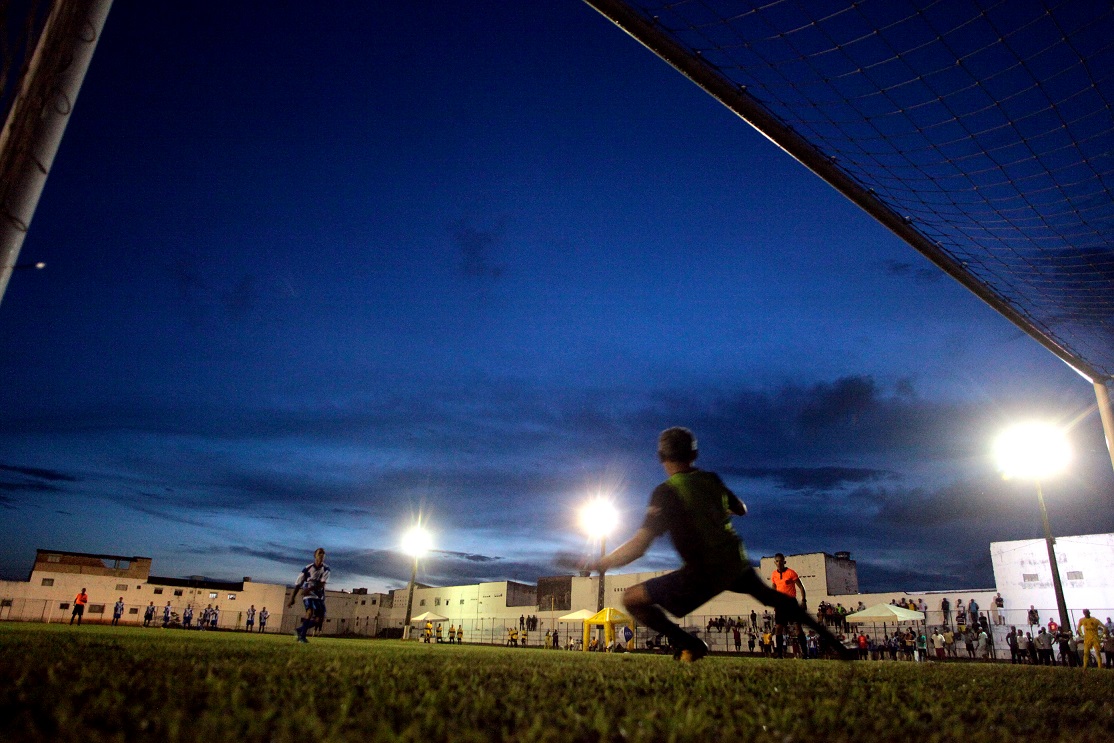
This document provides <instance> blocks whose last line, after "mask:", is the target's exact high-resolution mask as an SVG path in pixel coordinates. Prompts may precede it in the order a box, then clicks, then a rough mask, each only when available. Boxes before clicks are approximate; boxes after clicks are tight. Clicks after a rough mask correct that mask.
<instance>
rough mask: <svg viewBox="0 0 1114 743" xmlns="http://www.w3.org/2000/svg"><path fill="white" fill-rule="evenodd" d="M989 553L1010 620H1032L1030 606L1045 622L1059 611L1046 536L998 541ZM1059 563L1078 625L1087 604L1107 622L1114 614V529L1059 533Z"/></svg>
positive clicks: (1068, 600) (1057, 545)
mask: <svg viewBox="0 0 1114 743" xmlns="http://www.w3.org/2000/svg"><path fill="white" fill-rule="evenodd" d="M990 557H991V560H992V561H993V563H994V581H995V583H996V584H997V586H998V590H999V591H1001V593H1002V598H1004V599H1005V601H1006V618H1007V622H1008V624H1015V625H1018V626H1020V625H1023V624H1026V625H1027V624H1028V622H1027V620H1026V618H1025V614H1026V613H1027V612H1028V609H1029V607H1030V606H1034V607H1036V609H1037V611H1039V612H1040V618H1041V622H1042V623H1044V624H1047V622H1048V620H1049V618H1055V617H1057V616H1058V611H1057V608H1056V593H1055V589H1054V588H1053V585H1052V567H1051V564H1050V563H1049V560H1048V547H1047V545H1046V543H1045V541H1044V540H1043V539H1022V540H1018V541H1015V542H993V543H992V544H991V545H990ZM1056 562H1057V563H1058V564H1059V568H1060V580H1061V582H1062V583H1063V586H1064V600H1065V602H1066V603H1067V605H1068V614H1069V615H1070V616H1071V620H1072V623H1073V624H1075V623H1077V622H1078V621H1079V618H1080V617H1082V616H1083V612H1082V610H1083V609H1084V608H1087V609H1090V610H1091V613H1092V614H1093V615H1094V616H1097V617H1098V618H1099V619H1101V620H1103V621H1106V617H1108V616H1114V534H1087V535H1082V536H1075V537H1057V538H1056ZM1057 621H1058V620H1057Z"/></svg>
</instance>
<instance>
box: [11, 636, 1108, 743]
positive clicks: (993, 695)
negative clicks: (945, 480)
mask: <svg viewBox="0 0 1114 743" xmlns="http://www.w3.org/2000/svg"><path fill="white" fill-rule="evenodd" d="M0 679H3V682H2V687H0V688H2V691H0V714H2V718H0V719H2V720H3V723H0V730H4V729H6V732H3V733H0V737H2V738H3V739H5V740H43V741H46V740H49V741H70V740H73V741H77V740H82V741H130V742H134V741H143V740H158V741H170V742H173V741H190V743H208V742H210V741H225V740H238V741H254V740H268V741H272V740H273V741H302V742H306V743H308V742H309V741H334V740H353V741H355V740H359V741H361V742H366V741H370V740H388V741H389V740H406V741H423V743H425V742H428V741H448V740H452V741H467V740H524V741H612V740H615V741H662V740H693V741H707V740H714V741H717V743H718V742H720V741H722V742H723V743H726V741H728V740H739V741H745V740H770V741H810V742H818V741H833V740H834V741H838V740H848V741H850V740H855V741H872V740H900V741H915V742H916V743H925V741H937V740H939V741H945V740H959V739H961V738H962V739H966V740H968V741H971V740H978V741H995V740H1004V741H1005V740H1008V741H1018V740H1040V741H1045V740H1071V741H1087V740H1108V739H1109V737H1110V735H1111V734H1112V733H1114V671H1101V670H1100V671H1089V672H1088V673H1083V672H1081V671H1079V670H1078V669H1061V668H1030V667H1019V666H1009V665H979V664H973V663H956V664H944V665H933V664H929V665H922V664H913V663H889V662H887V663H854V664H846V663H838V662H835V661H809V662H802V661H791V660H783V661H777V660H765V659H750V658H730V657H712V658H708V659H706V660H704V661H701V662H700V663H697V664H694V665H691V666H683V665H680V664H677V663H674V662H673V661H672V660H671V659H670V658H668V657H664V656H648V655H631V654H627V655H614V656H610V655H602V654H591V655H589V654H584V653H572V652H561V651H543V650H539V649H511V648H494V647H472V646H464V647H459V646H453V645H424V644H418V643H410V644H404V643H402V642H396V641H367V640H341V639H316V640H314V641H312V642H311V643H310V644H309V645H298V644H296V643H295V642H294V640H293V638H292V637H290V636H280V635H264V636H260V635H246V634H226V633H201V632H182V631H173V630H171V631H164V630H143V629H140V628H125V629H113V628H110V627H88V626H87V627H82V628H72V629H71V628H70V627H69V626H68V625H30V624H0Z"/></svg>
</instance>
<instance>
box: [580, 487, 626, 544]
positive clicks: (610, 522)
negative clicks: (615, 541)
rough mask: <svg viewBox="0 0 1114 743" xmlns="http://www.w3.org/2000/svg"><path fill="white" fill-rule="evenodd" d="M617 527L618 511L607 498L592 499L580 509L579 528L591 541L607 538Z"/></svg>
mask: <svg viewBox="0 0 1114 743" xmlns="http://www.w3.org/2000/svg"><path fill="white" fill-rule="evenodd" d="M618 525H619V511H618V510H617V509H616V508H615V504H614V503H612V502H611V501H610V500H608V499H607V498H603V497H599V498H594V499H592V500H590V501H588V502H587V503H586V504H584V506H583V507H582V508H581V509H580V528H581V529H583V530H584V531H585V532H586V533H587V534H588V536H590V537H592V538H593V539H602V538H603V537H606V536H608V535H609V534H611V532H613V531H615V527H616V526H618Z"/></svg>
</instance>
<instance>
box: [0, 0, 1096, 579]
mask: <svg viewBox="0 0 1114 743" xmlns="http://www.w3.org/2000/svg"><path fill="white" fill-rule="evenodd" d="M39 260H42V261H45V262H46V263H47V268H46V269H45V270H43V271H17V272H16V273H15V274H14V276H13V279H12V282H11V285H10V287H9V289H8V292H7V295H6V296H5V297H4V299H3V302H2V304H0V344H2V348H3V353H2V354H0V375H2V380H3V384H2V385H0V517H2V522H0V523H2V524H3V526H2V527H0V536H2V537H3V539H2V542H0V544H2V546H0V574H2V575H3V576H4V577H7V578H13V579H23V578H25V577H26V575H27V572H28V571H29V569H30V566H31V563H32V561H33V558H34V550H35V549H36V548H44V549H45V548H49V549H60V550H75V551H85V552H104V553H117V554H127V555H144V556H149V557H152V558H154V560H155V564H154V571H155V572H156V573H157V574H159V575H168V576H184V575H206V576H209V577H213V578H223V579H239V578H240V577H241V576H245V575H250V576H252V577H253V578H254V579H255V580H270V581H276V582H292V581H293V579H294V577H295V575H296V573H297V571H298V570H299V569H300V567H301V566H302V565H304V564H305V563H306V562H308V561H309V560H310V559H312V551H313V549H314V548H315V547H317V546H319V545H320V546H324V547H325V548H326V549H327V550H328V552H329V562H330V564H331V566H332V568H333V581H332V584H333V586H334V587H336V588H351V587H356V586H365V587H368V588H369V589H372V590H384V589H386V588H394V587H399V586H402V585H404V584H405V581H406V579H407V578H408V576H409V567H408V558H406V557H404V556H402V555H400V554H399V553H398V543H399V537H400V534H401V532H402V531H403V530H404V529H405V528H406V527H407V526H408V525H409V524H410V523H411V521H412V520H413V519H414V518H416V517H417V516H418V515H419V514H421V515H422V516H423V518H424V519H425V520H426V521H427V523H428V526H429V527H430V529H431V530H432V531H433V532H434V534H435V542H436V546H437V547H438V549H439V550H440V551H439V552H437V553H435V554H434V555H432V556H431V557H430V558H429V559H428V560H426V561H425V562H424V563H423V564H422V569H421V571H420V573H419V579H420V580H422V581H423V582H426V583H431V584H460V583H471V582H475V581H479V580H501V579H515V580H521V581H526V582H533V581H535V580H536V579H537V578H538V577H539V576H544V575H553V574H556V573H558V572H559V570H558V569H557V568H556V567H555V566H554V565H553V556H554V554H555V553H556V552H558V551H561V550H574V551H585V552H586V551H587V550H589V549H591V545H589V544H588V542H587V538H586V537H585V536H584V535H582V534H581V533H579V531H578V526H577V520H576V510H577V507H578V506H579V505H580V504H581V503H582V502H583V501H585V500H586V498H587V497H588V496H589V495H593V494H595V493H597V492H601V491H602V492H605V493H609V494H612V495H613V497H614V498H615V500H616V502H617V504H618V506H619V508H620V510H621V512H622V524H621V525H620V527H619V529H618V531H617V533H616V535H615V536H614V537H613V539H614V540H615V543H617V541H618V540H619V539H622V538H625V537H627V536H629V534H630V533H632V532H633V531H634V529H636V528H637V526H638V524H639V523H640V521H641V518H642V509H643V507H644V505H645V503H646V501H647V499H648V497H649V493H650V491H651V490H652V488H653V486H654V485H655V484H657V482H659V481H660V480H661V479H662V477H663V474H662V472H661V469H660V466H659V465H658V464H657V462H656V459H655V456H654V447H655V440H656V436H657V433H658V432H659V431H660V430H661V429H663V428H665V427H667V426H671V425H686V426H689V427H691V428H693V429H694V431H695V432H696V434H697V436H698V438H699V440H700V443H701V458H700V461H699V464H701V465H703V466H705V467H707V468H709V469H714V470H716V471H718V472H720V473H721V474H722V475H723V476H724V478H725V480H726V481H727V482H728V484H729V485H730V486H731V487H732V488H733V489H734V490H735V491H736V492H737V493H738V494H739V495H740V497H741V498H742V499H743V500H744V501H745V502H747V504H748V506H749V507H750V509H751V513H750V515H748V516H747V517H746V518H743V519H737V520H736V528H737V529H738V530H739V532H740V534H741V535H742V536H743V538H744V540H745V541H746V542H747V545H748V549H749V551H750V554H751V557H752V558H753V559H755V560H757V559H758V558H759V557H761V556H763V555H770V554H773V553H774V552H777V551H781V552H785V553H787V554H790V553H796V552H814V551H827V552H835V551H839V550H849V551H850V552H851V554H852V557H853V558H854V559H856V560H857V561H858V566H859V576H860V586H861V588H863V589H864V590H887V589H903V588H904V589H930V588H940V589H943V588H970V587H985V586H989V585H991V584H992V582H993V576H992V572H991V568H990V555H989V543H990V542H991V541H999V540H1007V539H1020V538H1032V537H1036V536H1039V535H1040V533H1041V532H1040V520H1039V513H1038V510H1037V505H1036V499H1035V492H1034V490H1033V488H1032V486H1031V485H1028V484H1024V483H1013V482H1003V481H1002V479H1001V477H1000V476H999V475H997V474H996V472H995V469H994V465H993V462H992V461H991V459H990V456H989V452H990V448H991V444H992V441H993V438H994V436H995V435H996V434H997V433H998V431H999V430H1000V429H1002V428H1003V427H1004V426H1006V425H1007V424H1009V423H1011V422H1014V421H1017V420H1020V419H1027V418H1033V417H1039V418H1045V419H1049V420H1054V421H1058V422H1062V423H1067V422H1071V421H1077V425H1076V426H1075V427H1074V428H1073V429H1072V438H1073V443H1074V446H1075V450H1076V459H1075V462H1074V463H1073V465H1072V467H1071V469H1070V470H1069V471H1068V473H1066V474H1065V475H1063V476H1061V477H1059V478H1057V479H1056V480H1054V481H1050V482H1048V483H1046V485H1045V493H1046V497H1047V499H1048V503H1049V512H1050V518H1051V520H1052V524H1053V528H1054V530H1055V531H1057V532H1058V533H1062V534H1085V533H1095V532H1108V531H1112V530H1114V511H1112V509H1110V508H1109V503H1110V494H1111V492H1112V491H1114V471H1112V469H1111V465H1110V461H1109V459H1108V457H1107V455H1106V452H1105V448H1104V444H1103V438H1102V431H1101V426H1100V424H1099V420H1098V415H1097V413H1095V412H1094V411H1093V409H1092V405H1093V403H1094V394H1093V391H1092V388H1091V386H1090V384H1089V383H1087V382H1086V381H1085V380H1084V379H1082V378H1081V377H1079V376H1078V375H1076V374H1075V373H1074V372H1073V371H1072V370H1071V369H1069V368H1068V367H1067V366H1066V365H1064V364H1063V363H1062V362H1060V361H1059V360H1058V359H1056V358H1055V357H1054V356H1052V355H1051V354H1050V353H1048V352H1047V351H1045V350H1044V349H1043V348H1041V347H1040V346H1039V345H1038V344H1037V343H1036V342H1035V341H1033V340H1031V339H1029V338H1028V337H1026V336H1024V335H1023V334H1022V333H1021V332H1020V331H1019V330H1017V329H1016V328H1014V326H1012V325H1011V324H1009V323H1008V322H1007V321H1006V320H1004V319H1002V318H1001V317H1000V316H998V315H997V314H996V313H995V312H994V311H993V310H991V309H990V308H989V307H987V306H985V305H983V304H982V303H981V302H980V301H979V300H977V299H976V298H975V297H974V296H972V295H970V294H969V293H968V292H966V290H964V289H962V288H961V287H960V286H959V285H958V284H956V283H955V282H953V281H952V280H951V279H949V278H947V277H946V276H944V275H943V274H942V273H941V272H939V271H938V270H937V269H935V268H934V267H933V266H931V264H929V263H928V262H927V261H926V260H925V259H923V258H921V257H920V255H919V254H917V253H916V252H914V251H913V250H912V249H911V248H909V247H907V246H906V245H905V244H904V243H901V242H900V241H899V240H897V238H895V237H893V236H892V235H891V234H890V233H888V232H887V231H886V230H885V229H884V228H882V227H881V226H879V225H877V224H876V223H875V222H873V221H872V220H871V219H870V218H869V217H867V216H866V215H865V214H863V213H861V212H860V211H859V210H858V209H857V208H856V207H854V206H853V205H851V204H850V203H849V202H847V201H845V200H844V199H843V198H842V197H841V196H839V195H838V194H837V193H836V192H835V191H833V190H832V189H831V188H830V187H828V186H827V185H826V184H825V183H823V182H822V181H820V180H819V179H818V178H816V177H815V176H813V175H812V174H811V173H809V172H808V171H806V170H805V169H804V168H803V167H801V166H800V165H798V164H797V163H796V162H795V161H793V160H792V159H791V158H790V157H789V156H787V155H785V154H784V153H782V152H781V151H780V150H778V149H777V148H776V147H775V146H773V145H772V144H770V143H769V142H768V141H767V140H766V139H764V138H763V137H762V136H760V135H759V134H757V133H756V132H754V131H753V130H752V129H750V127H749V126H748V125H746V124H745V123H744V122H742V121H741V120H739V119H738V118H736V117H735V116H734V115H732V114H731V113H730V112H728V111H727V110H726V109H724V108H723V107H722V106H720V105H719V104H717V103H716V102H715V101H713V100H712V99H711V98H710V97H709V96H708V95H707V94H705V93H704V92H702V91H701V90H699V89H698V88H697V87H696V86H694V85H693V84H692V83H690V82H688V81H687V80H685V79H684V78H683V77H682V76H681V75H680V74H678V73H676V72H675V71H674V70H672V69H671V68H670V67H668V65H666V64H665V63H663V62H661V61H660V60H658V59H657V58H656V57H654V56H653V55H652V54H651V53H650V52H648V51H646V50H645V49H643V48H642V47H641V46H639V45H638V44H637V43H636V42H634V41H633V40H631V39H630V38H628V37H627V36H626V35H625V34H623V33H622V32H621V31H619V30H618V29H617V28H615V27H614V26H612V25H611V24H610V23H608V22H607V21H606V20H605V19H603V18H602V17H601V16H599V15H598V14H596V13H595V11H593V10H592V9H590V8H589V7H588V6H586V5H584V4H583V3H581V2H579V1H578V0H549V1H547V2H531V3H504V2H470V3H445V2H422V1H415V2H407V3H384V2H367V3H356V2H351V3H331V4H327V5H324V6H322V8H321V9H320V10H313V11H307V10H306V6H305V5H304V4H300V3H234V4H219V5H218V4H210V5H206V6H204V7H203V6H202V4H199V3H192V2H160V3H145V2H139V1H138V0H116V3H115V5H114V7H113V10H112V13H111V15H110V16H109V19H108V22H107V25H106V27H105V33H104V36H103V38H102V40H101V42H100V45H99V46H98V49H97V52H96V56H95V57H94V59H93V64H92V67H91V69H90V71H89V74H88V76H87V77H86V80H85V85H84V87H83V88H82V91H81V95H80V98H79V100H78V102H77V107H76V111H75V114H74V116H73V119H72V121H71V122H70V124H69V127H68V129H67V132H66V136H65V139H64V141H63V143H62V146H61V149H60V151H59V153H58V157H57V159H56V161H55V167H54V171H53V172H52V174H51V176H50V179H49V181H48V183H47V187H46V190H45V192H44V194H43V198H42V201H41V202H40V204H39V208H38V211H37V213H36V216H35V220H34V222H33V224H32V227H31V232H30V235H29V236H28V238H27V241H26V243H25V245H24V249H23V253H22V254H21V257H20V261H21V262H23V263H25V262H33V261H39ZM675 565H677V558H676V557H675V555H674V553H673V551H672V548H671V547H670V545H669V543H668V540H665V539H663V540H659V542H658V543H657V544H656V545H655V548H654V550H653V551H652V552H651V553H650V554H649V555H647V556H646V557H645V558H643V559H642V560H641V561H639V562H637V563H635V564H634V565H632V566H631V567H630V568H627V570H658V569H665V568H670V567H673V566H675Z"/></svg>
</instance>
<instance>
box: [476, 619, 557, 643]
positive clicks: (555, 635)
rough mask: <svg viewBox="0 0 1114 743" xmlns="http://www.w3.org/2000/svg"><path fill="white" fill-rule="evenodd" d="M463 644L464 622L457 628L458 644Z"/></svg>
mask: <svg viewBox="0 0 1114 743" xmlns="http://www.w3.org/2000/svg"><path fill="white" fill-rule="evenodd" d="M553 637H554V638H556V637H557V633H556V632H554V633H553ZM462 642H464V622H461V623H460V625H459V626H458V627H457V628H456V644H457V645H459V644H460V643H462Z"/></svg>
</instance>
